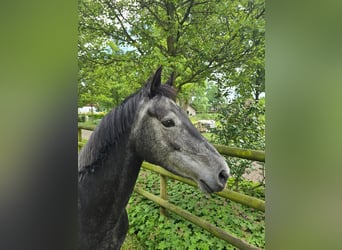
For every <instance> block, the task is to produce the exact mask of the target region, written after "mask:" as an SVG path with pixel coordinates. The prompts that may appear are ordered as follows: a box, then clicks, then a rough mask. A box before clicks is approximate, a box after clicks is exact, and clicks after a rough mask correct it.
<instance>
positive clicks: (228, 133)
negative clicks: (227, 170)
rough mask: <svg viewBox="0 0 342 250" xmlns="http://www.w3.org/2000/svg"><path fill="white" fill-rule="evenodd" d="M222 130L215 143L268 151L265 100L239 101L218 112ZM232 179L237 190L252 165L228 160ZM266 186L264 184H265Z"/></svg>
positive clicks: (221, 108)
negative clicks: (266, 149) (266, 144)
mask: <svg viewBox="0 0 342 250" xmlns="http://www.w3.org/2000/svg"><path fill="white" fill-rule="evenodd" d="M218 112H219V115H218V117H219V124H220V125H219V126H218V127H217V128H216V129H214V130H213V131H212V132H213V133H214V134H215V136H214V137H212V140H213V141H214V142H216V143H219V144H223V145H228V146H233V147H239V148H248V149H256V150H265V99H264V98H262V99H260V100H258V101H256V100H254V99H248V100H244V99H243V98H236V99H234V100H233V101H232V102H231V103H229V104H225V105H222V106H221V107H220V109H219V111H218ZM227 161H228V163H229V165H230V167H231V171H232V175H233V176H234V177H235V183H234V187H235V190H238V189H239V182H240V181H241V179H242V175H243V174H244V173H245V172H246V171H250V170H251V167H252V164H251V163H252V162H251V161H248V160H244V159H238V158H232V157H228V158H227ZM262 184H263V183H262Z"/></svg>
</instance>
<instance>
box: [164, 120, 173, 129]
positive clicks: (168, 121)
mask: <svg viewBox="0 0 342 250" xmlns="http://www.w3.org/2000/svg"><path fill="white" fill-rule="evenodd" d="M161 123H162V124H163V125H164V126H165V127H167V128H169V127H173V126H175V122H174V121H173V120H171V119H169V120H165V121H162V122H161Z"/></svg>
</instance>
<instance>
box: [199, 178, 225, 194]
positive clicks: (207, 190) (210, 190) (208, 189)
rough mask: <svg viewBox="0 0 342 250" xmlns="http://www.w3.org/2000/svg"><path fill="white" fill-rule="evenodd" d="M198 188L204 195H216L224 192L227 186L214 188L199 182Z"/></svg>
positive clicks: (215, 186)
mask: <svg viewBox="0 0 342 250" xmlns="http://www.w3.org/2000/svg"><path fill="white" fill-rule="evenodd" d="M197 183H198V187H199V189H200V190H201V191H202V192H203V193H208V194H210V193H215V192H220V191H222V190H223V189H224V188H225V186H221V185H214V186H209V185H208V184H207V183H206V182H205V181H203V180H199V181H198V182H197Z"/></svg>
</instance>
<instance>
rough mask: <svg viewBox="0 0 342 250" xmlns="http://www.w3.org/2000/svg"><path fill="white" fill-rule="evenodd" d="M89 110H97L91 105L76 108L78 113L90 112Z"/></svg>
mask: <svg viewBox="0 0 342 250" xmlns="http://www.w3.org/2000/svg"><path fill="white" fill-rule="evenodd" d="M91 112H94V113H96V112H97V108H96V107H92V106H83V107H81V108H78V113H79V114H85V113H91Z"/></svg>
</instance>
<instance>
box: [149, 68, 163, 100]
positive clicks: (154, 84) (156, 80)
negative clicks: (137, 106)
mask: <svg viewBox="0 0 342 250" xmlns="http://www.w3.org/2000/svg"><path fill="white" fill-rule="evenodd" d="M162 68H163V67H162V66H160V67H159V68H158V69H157V71H156V73H154V76H153V77H152V81H151V82H150V96H151V97H153V96H154V95H155V94H156V90H157V89H158V88H159V87H160V85H161V72H162Z"/></svg>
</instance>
